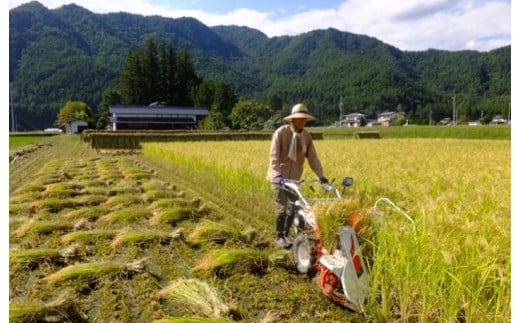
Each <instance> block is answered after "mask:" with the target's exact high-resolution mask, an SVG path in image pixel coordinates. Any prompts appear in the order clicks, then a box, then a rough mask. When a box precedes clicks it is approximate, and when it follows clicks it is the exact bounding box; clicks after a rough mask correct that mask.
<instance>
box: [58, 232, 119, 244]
mask: <svg viewBox="0 0 520 323" xmlns="http://www.w3.org/2000/svg"><path fill="white" fill-rule="evenodd" d="M116 234H117V231H115V230H85V231H75V232H71V233H67V234H65V235H63V236H62V237H61V241H62V242H64V243H70V242H82V243H92V242H96V241H98V240H101V239H112V238H113V237H114V236H115V235H116Z"/></svg>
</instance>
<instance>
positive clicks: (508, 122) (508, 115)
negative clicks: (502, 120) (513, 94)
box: [507, 102, 511, 124]
mask: <svg viewBox="0 0 520 323" xmlns="http://www.w3.org/2000/svg"><path fill="white" fill-rule="evenodd" d="M507 124H511V102H509V109H508V110H507Z"/></svg>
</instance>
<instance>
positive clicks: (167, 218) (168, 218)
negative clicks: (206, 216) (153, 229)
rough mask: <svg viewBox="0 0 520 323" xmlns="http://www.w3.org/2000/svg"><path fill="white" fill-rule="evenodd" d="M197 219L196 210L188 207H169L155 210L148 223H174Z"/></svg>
mask: <svg viewBox="0 0 520 323" xmlns="http://www.w3.org/2000/svg"><path fill="white" fill-rule="evenodd" d="M191 218H193V219H197V218H198V214H197V210H194V209H193V208H190V207H171V208H167V209H163V210H160V211H157V212H155V214H154V216H153V217H151V218H150V224H152V225H156V224H162V223H165V224H171V225H176V224H177V223H179V222H182V221H185V220H189V219H191Z"/></svg>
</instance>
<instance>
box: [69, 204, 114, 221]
mask: <svg viewBox="0 0 520 323" xmlns="http://www.w3.org/2000/svg"><path fill="white" fill-rule="evenodd" d="M109 212H110V208H109V207H107V206H104V205H98V206H91V207H86V206H84V207H80V208H77V209H74V210H72V211H70V212H68V213H65V214H63V215H62V217H64V218H66V219H80V218H84V219H87V220H97V219H98V218H99V217H100V216H102V215H103V214H107V213H109Z"/></svg>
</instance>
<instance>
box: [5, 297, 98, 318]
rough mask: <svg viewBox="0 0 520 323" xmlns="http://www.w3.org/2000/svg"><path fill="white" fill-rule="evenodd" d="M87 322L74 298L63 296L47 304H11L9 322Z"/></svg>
mask: <svg viewBox="0 0 520 323" xmlns="http://www.w3.org/2000/svg"><path fill="white" fill-rule="evenodd" d="M51 317H52V319H54V320H56V321H55V322H58V320H59V322H62V321H63V322H65V321H66V322H86V321H87V319H88V317H87V316H86V315H85V314H83V313H80V312H78V310H77V306H75V304H74V303H73V301H72V298H70V297H69V298H67V297H63V298H61V299H59V300H56V301H53V302H51V303H47V304H40V303H38V304H30V303H29V304H9V322H11V323H16V322H20V323H22V322H50V321H49V318H51Z"/></svg>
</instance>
